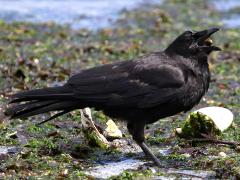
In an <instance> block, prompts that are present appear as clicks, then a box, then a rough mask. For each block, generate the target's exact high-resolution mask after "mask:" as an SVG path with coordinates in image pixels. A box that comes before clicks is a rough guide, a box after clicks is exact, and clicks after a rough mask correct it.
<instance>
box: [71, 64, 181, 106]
mask: <svg viewBox="0 0 240 180" xmlns="http://www.w3.org/2000/svg"><path fill="white" fill-rule="evenodd" d="M183 84H184V75H183V73H182V71H181V70H180V69H178V68H176V67H174V66H171V65H164V64H162V65H160V64H159V65H158V66H154V65H149V64H148V65H147V66H145V65H144V63H143V64H142V63H141V62H140V61H124V62H120V63H115V64H111V65H104V66H99V67H96V68H92V69H89V70H84V71H82V72H80V73H79V74H76V75H74V76H73V77H72V78H70V79H69V81H68V82H67V85H68V86H70V87H71V88H72V90H73V92H74V97H75V98H78V99H81V100H84V101H85V102H86V101H87V102H92V103H100V104H101V105H102V106H121V107H133V108H149V107H153V106H155V105H159V104H162V103H165V102H167V101H169V99H171V97H172V96H174V94H175V93H176V91H177V89H178V88H179V87H181V86H182V85H183Z"/></svg>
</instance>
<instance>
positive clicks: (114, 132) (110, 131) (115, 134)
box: [105, 119, 122, 138]
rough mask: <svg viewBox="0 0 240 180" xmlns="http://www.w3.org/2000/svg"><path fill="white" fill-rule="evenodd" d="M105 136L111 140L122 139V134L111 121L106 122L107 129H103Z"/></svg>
mask: <svg viewBox="0 0 240 180" xmlns="http://www.w3.org/2000/svg"><path fill="white" fill-rule="evenodd" d="M105 134H106V136H109V137H112V138H122V132H121V131H120V130H119V129H118V127H117V126H116V124H115V123H114V122H113V120H111V119H110V120H108V122H107V128H106V129H105Z"/></svg>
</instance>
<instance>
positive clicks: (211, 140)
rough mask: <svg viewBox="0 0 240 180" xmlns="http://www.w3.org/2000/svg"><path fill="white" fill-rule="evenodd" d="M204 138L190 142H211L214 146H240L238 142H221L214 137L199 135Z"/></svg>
mask: <svg viewBox="0 0 240 180" xmlns="http://www.w3.org/2000/svg"><path fill="white" fill-rule="evenodd" d="M201 135H202V136H203V137H204V138H195V139H192V140H190V141H197V142H212V143H216V144H226V145H230V146H238V145H240V142H235V141H223V140H218V139H216V138H214V137H211V136H209V135H206V134H201Z"/></svg>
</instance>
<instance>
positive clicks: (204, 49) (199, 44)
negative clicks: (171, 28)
mask: <svg viewBox="0 0 240 180" xmlns="http://www.w3.org/2000/svg"><path fill="white" fill-rule="evenodd" d="M218 30H219V29H218V28H212V29H208V30H203V31H198V32H192V31H185V32H184V33H183V34H181V35H180V36H178V37H177V38H176V39H175V40H174V41H173V42H172V43H171V44H170V45H169V47H168V48H167V49H166V50H165V52H166V53H168V54H172V55H174V54H177V55H182V56H184V57H189V56H196V55H197V54H199V53H201V54H205V55H206V56H207V55H209V54H210V53H211V52H212V51H220V50H221V49H220V48H219V47H216V46H213V45H212V43H213V41H212V40H211V39H210V36H211V35H212V34H213V33H215V32H217V31H218Z"/></svg>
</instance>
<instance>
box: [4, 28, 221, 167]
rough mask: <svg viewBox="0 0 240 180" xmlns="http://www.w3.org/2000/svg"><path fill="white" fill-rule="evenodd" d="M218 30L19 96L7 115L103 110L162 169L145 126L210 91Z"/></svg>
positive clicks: (191, 35)
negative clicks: (123, 126)
mask: <svg viewBox="0 0 240 180" xmlns="http://www.w3.org/2000/svg"><path fill="white" fill-rule="evenodd" d="M218 30H219V29H218V28H212V29H208V30H204V31H199V32H192V31H186V32H184V33H183V34H181V35H180V36H179V37H177V38H176V39H175V40H174V41H173V42H172V43H171V44H170V45H169V46H168V47H167V49H166V50H165V51H163V52H155V53H150V54H147V55H144V56H141V57H138V58H136V59H134V60H129V61H121V62H116V63H113V64H107V65H102V66H98V67H94V68H91V69H86V70H82V71H81V72H80V73H78V74H76V75H74V76H72V77H71V78H70V79H69V80H68V81H67V83H66V84H64V85H63V86H60V87H49V88H43V89H36V90H30V91H26V92H20V93H17V94H15V95H14V96H13V97H12V98H13V99H12V101H11V103H18V105H15V106H13V107H10V108H8V109H7V110H6V111H5V114H6V115H7V116H10V117H11V118H27V117H29V116H33V115H36V114H41V113H46V112H49V111H58V113H57V114H55V115H54V116H52V117H51V118H50V119H53V118H56V117H57V116H60V115H62V114H65V113H68V112H70V111H73V110H75V109H81V108H85V107H93V108H95V109H96V110H102V111H103V112H104V113H105V114H106V115H108V116H110V117H113V118H117V119H122V120H125V121H126V122H127V128H128V130H129V133H130V134H131V135H132V137H133V139H134V140H135V141H136V142H137V144H138V145H139V146H140V147H141V148H142V150H143V151H144V153H145V154H146V155H147V156H150V157H151V158H152V160H153V161H154V162H155V163H156V164H157V165H159V166H160V161H159V160H158V159H157V158H156V156H155V155H154V154H153V153H152V152H151V151H150V149H149V148H148V147H147V145H146V144H145V142H144V127H145V125H146V124H150V123H154V122H155V121H157V120H159V119H161V118H164V117H168V116H172V115H175V114H177V113H179V112H182V111H184V112H186V111H188V110H190V109H191V108H192V107H193V106H194V105H196V104H197V103H199V101H200V99H201V97H202V96H203V95H204V93H205V92H206V91H207V89H208V87H209V81H210V73H209V68H208V60H207V59H208V55H209V54H210V53H211V52H212V51H219V50H220V48H219V47H216V46H213V45H212V40H211V39H209V37H210V36H211V35H212V34H213V33H215V32H216V31H218ZM22 102H24V103H22ZM50 119H48V120H50ZM44 122H45V121H44Z"/></svg>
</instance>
